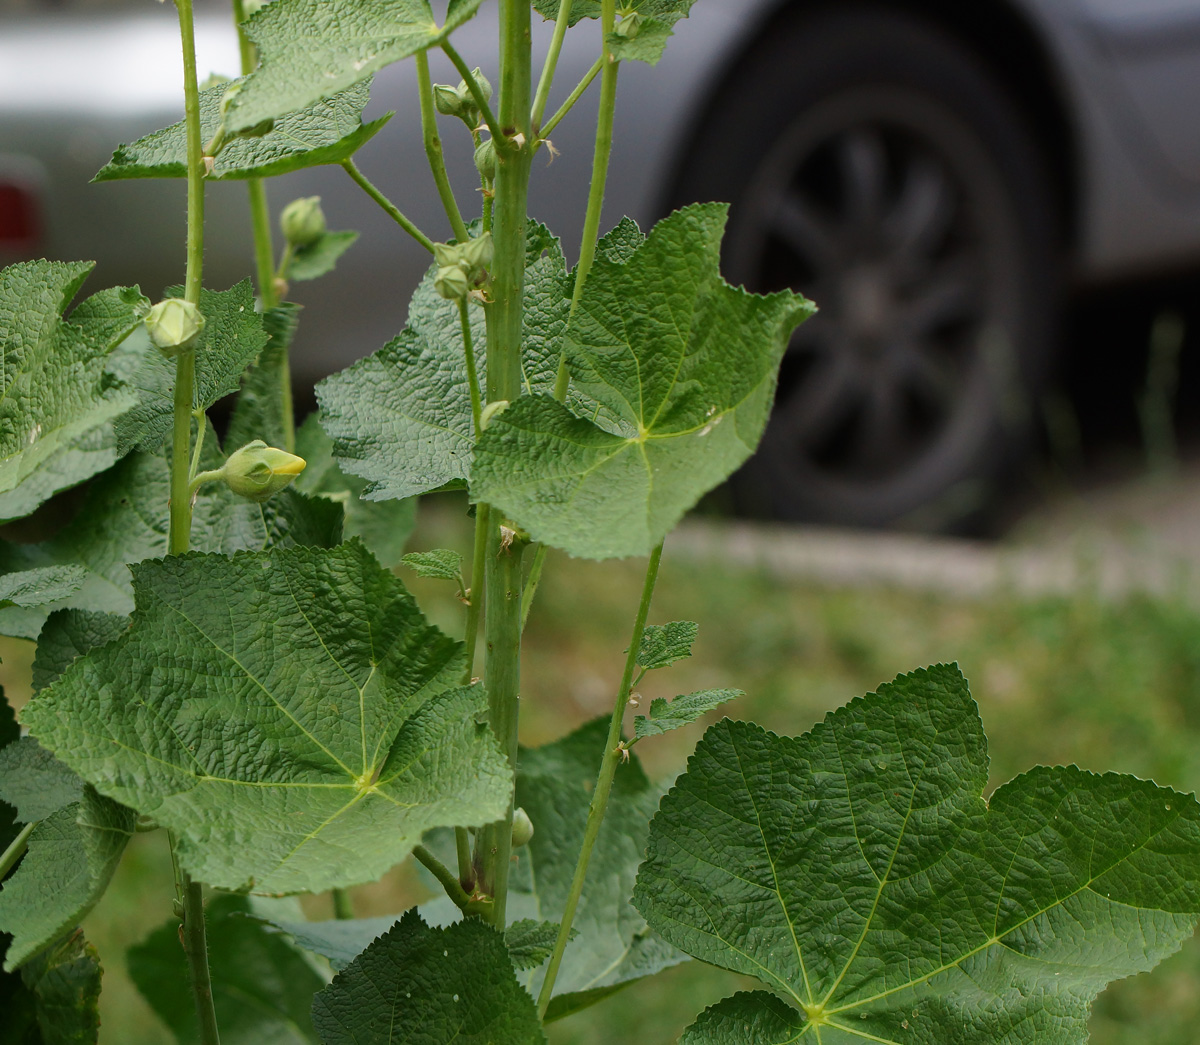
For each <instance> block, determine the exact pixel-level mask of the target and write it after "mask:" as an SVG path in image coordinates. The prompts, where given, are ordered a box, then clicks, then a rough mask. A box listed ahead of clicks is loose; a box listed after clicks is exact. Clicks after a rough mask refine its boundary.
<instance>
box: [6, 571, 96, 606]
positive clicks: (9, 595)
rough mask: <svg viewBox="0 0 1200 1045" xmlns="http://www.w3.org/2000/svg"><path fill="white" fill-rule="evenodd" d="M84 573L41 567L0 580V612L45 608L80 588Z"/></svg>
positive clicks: (85, 572) (9, 575)
mask: <svg viewBox="0 0 1200 1045" xmlns="http://www.w3.org/2000/svg"><path fill="white" fill-rule="evenodd" d="M86 579H87V571H86V570H85V569H84V568H83V567H82V566H42V567H38V568H36V569H32V570H22V571H21V572H19V573H7V574H5V575H4V576H2V577H0V608H5V609H6V608H8V607H10V606H20V607H22V608H23V609H29V608H30V607H31V606H48V605H50V603H52V602H60V601H62V600H63V599H65V598H67V597H68V596H70V595H73V594H75V592H77V591H79V589H80V588H82V587H83V583H84V581H85V580H86Z"/></svg>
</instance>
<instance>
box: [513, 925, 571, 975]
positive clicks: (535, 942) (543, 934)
mask: <svg viewBox="0 0 1200 1045" xmlns="http://www.w3.org/2000/svg"><path fill="white" fill-rule="evenodd" d="M558 930H559V925H558V922H539V921H538V920H537V919H536V918H522V919H521V920H520V921H517V922H513V923H512V924H511V925H509V927H508V928H507V929H505V930H504V945H505V946H506V947H507V948H508V956H509V958H511V959H512V963H513V968H514V969H516V970H517V971H518V972H528V971H529V970H530V969H536V968H537V967H538V966H539V965H541V964H542V962H544V961H545V960H546V959H547V958H549V957H550V955H551V954H553V953H554V944H555V942H556V941H557V940H558ZM578 935H579V932H578V930H576V929H572V930H571V939H572V940H573V939H575V937H576V936H578Z"/></svg>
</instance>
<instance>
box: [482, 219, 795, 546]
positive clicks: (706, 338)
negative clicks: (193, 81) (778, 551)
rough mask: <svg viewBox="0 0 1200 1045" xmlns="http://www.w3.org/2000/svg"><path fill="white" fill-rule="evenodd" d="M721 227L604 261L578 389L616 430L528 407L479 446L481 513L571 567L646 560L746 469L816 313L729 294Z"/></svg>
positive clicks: (579, 329)
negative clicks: (798, 329) (580, 562)
mask: <svg viewBox="0 0 1200 1045" xmlns="http://www.w3.org/2000/svg"><path fill="white" fill-rule="evenodd" d="M725 216H726V208H725V207H724V206H723V205H719V204H703V205H698V206H693V207H687V208H685V209H683V210H680V211H677V212H676V213H675V214H673V215H671V216H670V217H669V218H666V219H664V220H663V221H662V222H660V223H659V224H658V225H657V226H656V227H655V228H654V230H653V231H652V232H651V233H650V235H649V236H648V237H647V239H646V241H645V243H644V244H643V245H642V246H641V247H640V249H638V250H637V251H636V252H635V253H633V254H632V255H631V256H629V257H628V259H627V260H624V261H622V260H619V258H617V257H598V258H597V261H596V263H595V266H594V267H593V269H592V273H591V276H590V277H589V279H588V283H587V286H586V288H585V289H584V293H583V297H582V299H581V301H580V304H579V308H578V310H577V311H576V313H575V315H574V316H573V317H572V320H571V325H570V327H569V329H568V330H567V334H566V352H567V357H568V363H569V366H570V371H571V379H572V382H573V386H574V388H575V389H576V390H577V391H578V392H579V393H580V394H582V395H584V396H587V397H589V398H590V399H593V400H595V401H596V402H597V403H598V404H600V406H601V407H602V408H603V409H604V410H606V411H607V412H608V415H609V416H610V417H611V420H606V418H605V416H603V415H601V416H598V417H597V421H599V423H596V422H594V421H593V420H591V419H589V418H587V417H582V416H578V414H577V413H572V412H571V411H570V410H568V409H567V408H566V407H564V406H562V405H561V404H559V403H557V402H555V401H554V400H553V399H552V398H550V397H548V396H537V395H535V396H526V397H524V398H522V399H519V400H517V402H515V403H513V404H512V405H511V406H510V407H509V408H508V409H507V410H506V411H505V412H504V413H503V414H501V415H499V416H498V417H496V418H495V419H494V420H493V421H492V423H491V424H490V425H489V426H488V429H487V431H486V432H484V433H483V436H482V437H481V439H480V440H479V444H478V446H477V447H476V449H475V462H474V469H473V473H472V488H471V493H472V497H473V498H475V499H477V500H480V501H486V502H488V503H491V504H493V505H496V506H498V507H499V508H500V509H501V510H503V511H504V512H506V513H508V514H509V516H510V517H511V518H512V519H514V520H515V521H516V523H517V524H518V525H520V526H521V527H522V528H523V529H525V530H528V531H529V533H530V534H532V536H533V537H534V538H535V539H536V540H539V541H544V542H546V543H548V544H551V545H554V546H555V547H559V548H563V549H565V550H566V551H568V552H569V553H570V554H572V555H578V556H584V557H587V558H595V559H605V558H612V557H616V556H629V555H644V554H648V553H649V551H650V549H651V548H653V547H654V545H656V544H657V543H658V542H659V541H660V540H662V538H663V536H664V535H665V534H666V533H668V532H669V531H670V530H671V528H672V527H673V526H674V525H675V524H676V523H677V522H678V521H679V518H680V517H681V516H682V515H683V513H684V512H685V511H687V509H688V508H690V507H691V506H692V505H693V504H695V503H696V501H697V500H698V499H699V498H700V497H701V496H702V495H703V494H704V493H706V492H707V491H708V490H710V489H712V488H713V487H714V486H716V485H717V484H718V483H720V482H721V481H722V480H724V479H725V478H726V477H728V476H729V475H730V474H731V473H732V472H733V471H734V469H735V468H737V467H738V465H740V464H741V463H742V462H743V461H744V460H745V459H746V458H747V457H749V456H750V454H751V453H752V452H753V450H754V448H755V446H757V444H758V440H759V438H760V437H761V435H762V431H763V428H764V426H765V425H766V421H767V415H768V413H769V412H770V408H771V403H772V399H773V397H774V392H775V379H776V373H777V371H778V368H779V361H780V359H781V358H782V356H783V351H784V348H785V347H786V345H787V341H788V337H789V335H790V333H791V331H792V329H793V328H794V327H795V326H796V324H797V323H799V322H800V321H801V320H803V319H804V318H805V317H807V316H808V315H809V314H811V311H812V306H811V304H810V303H809V302H807V301H805V299H804V298H801V297H799V296H797V295H795V294H792V293H790V292H782V293H779V294H773V295H771V296H769V297H759V296H757V295H754V294H749V293H747V292H746V291H744V290H742V289H739V288H734V287H731V286H729V284H727V283H726V282H725V281H724V280H723V279H722V278H721V275H720V271H719V268H718V264H719V261H720V248H721V236H722V233H723V231H724V227H725ZM602 425H603V427H602Z"/></svg>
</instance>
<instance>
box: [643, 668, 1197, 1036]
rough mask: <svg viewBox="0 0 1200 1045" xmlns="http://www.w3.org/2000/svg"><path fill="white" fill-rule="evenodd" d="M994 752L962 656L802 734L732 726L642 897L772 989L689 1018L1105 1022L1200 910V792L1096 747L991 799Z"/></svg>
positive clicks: (856, 1030) (839, 1024)
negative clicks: (1110, 759)
mask: <svg viewBox="0 0 1200 1045" xmlns="http://www.w3.org/2000/svg"><path fill="white" fill-rule="evenodd" d="M987 766H988V763H987V742H986V739H985V737H984V734H983V728H982V724H981V723H980V721H979V714H978V710H977V708H976V706H975V703H974V701H973V700H972V699H971V696H970V693H969V691H968V689H967V684H966V681H965V679H963V677H962V675H961V674H960V673H959V672H958V669H957V668H956V667H948V666H945V665H941V666H937V667H933V668H930V669H928V670H924V671H918V672H914V673H912V674H911V675H902V676H900V677H899V678H897V679H896V681H895V682H893V683H890V684H888V685H886V686H882V687H880V689H879V691H878V692H877V693H873V694H870V695H868V696H866V697H863V698H860V699H858V700H855V701H853V702H851V703H850V704H849V705H847V706H846V707H844V708H841V709H839V710H838V711H835V712H832V713H831V714H829V715H828V716H826V718H825V721H824V722H823V723H821V724H820V725H818V726H816V727H815V728H814V729H813V730H812V731H810V732H809V733H807V734H805V735H804V736H802V737H798V738H791V737H779V736H775V735H774V734H771V733H767V732H766V731H765V730H762V729H760V728H759V727H757V726H754V725H751V724H748V723H741V722H731V721H728V720H726V721H724V722H720V723H718V724H717V725H715V726H712V727H711V728H710V729H709V730H708V732H707V733H706V734H705V737H704V739H703V740H702V741H701V743H700V745H699V746H698V747H697V749H696V752H695V754H694V755H693V756H692V758H691V760H690V761H689V763H688V769H687V772H686V773H685V774H684V775H683V776H681V777H680V778H679V779H678V780H677V781H676V783H675V786H674V788H672V790H671V792H670V793H669V794H668V795H667V796H666V798H664V799H663V802H662V805H661V807H660V809H659V812H658V814H657V815H656V816H655V818H654V821H653V823H652V825H651V830H650V842H649V846H648V851H647V857H646V862H645V863H644V864H643V865H642V868H641V871H640V872H639V875H638V882H637V888H636V890H635V892H634V903H635V905H636V906H637V908H638V910H640V911H641V912H642V914H643V915H644V916H645V917H646V920H647V921H648V922H649V924H650V925H651V926H653V927H654V928H655V929H656V930H657V931H658V932H660V933H661V934H662V935H663V936H664V937H665V938H666V939H667V940H669V941H670V942H672V943H673V944H675V945H676V946H678V947H680V948H682V949H683V950H685V951H687V952H688V953H689V954H691V955H693V956H695V957H697V958H700V959H702V960H704V961H707V962H710V963H712V964H715V965H719V966H722V967H724V968H727V969H731V970H734V971H736V972H741V973H745V974H747V975H751V976H755V977H757V978H758V979H759V980H760V981H761V982H762V983H763V984H764V985H766V986H767V987H769V988H770V991H759V992H754V993H750V994H740V995H737V996H735V997H734V998H731V999H727V1000H726V1001H724V1002H721V1003H719V1004H718V1005H716V1006H714V1007H712V1008H710V1009H709V1010H708V1011H707V1012H706V1013H705V1014H704V1015H703V1016H702V1017H701V1018H700V1019H699V1020H698V1021H697V1022H696V1023H695V1024H694V1025H693V1027H692V1028H691V1029H690V1030H689V1032H688V1033H687V1035H686V1036H685V1039H684V1040H685V1041H686V1042H688V1043H691V1045H698V1043H701V1042H719V1043H722V1045H730V1043H745V1045H749V1043H751V1042H762V1041H785V1040H786V1041H797V1040H800V1039H801V1038H804V1037H806V1036H811V1038H812V1040H813V1041H814V1042H822V1043H824V1045H850V1043H853V1042H862V1041H871V1042H888V1043H893V1045H935V1043H936V1045H946V1043H953V1045H974V1043H979V1045H983V1043H988V1045H1018V1043H1037V1045H1055V1043H1063V1045H1066V1043H1071V1045H1076V1043H1079V1042H1083V1041H1084V1040H1086V1037H1087V1030H1086V1021H1087V1016H1088V1009H1089V1007H1090V1004H1091V1001H1092V999H1093V998H1094V997H1095V996H1096V994H1097V993H1099V991H1100V990H1102V989H1103V987H1104V986H1105V985H1106V984H1107V983H1108V982H1110V981H1111V980H1114V979H1118V978H1120V977H1123V976H1129V975H1132V974H1133V973H1135V972H1141V971H1145V970H1147V969H1149V968H1151V967H1153V966H1154V965H1155V964H1156V963H1157V962H1158V961H1160V960H1161V959H1162V958H1164V957H1166V956H1167V955H1169V954H1171V953H1173V952H1174V951H1176V950H1177V949H1178V948H1179V946H1180V944H1181V942H1182V941H1183V940H1184V939H1186V938H1187V937H1188V936H1190V935H1191V933H1192V931H1193V929H1194V928H1195V925H1196V921H1197V918H1198V917H1200V804H1197V802H1196V800H1195V799H1194V798H1193V797H1191V796H1184V795H1179V794H1177V793H1175V792H1173V791H1170V790H1168V789H1166V788H1160V787H1156V786H1155V785H1154V784H1151V783H1147V782H1145V781H1140V780H1136V779H1134V778H1132V777H1127V776H1117V775H1114V774H1109V775H1106V776H1097V775H1095V774H1092V773H1086V772H1084V771H1082V770H1080V769H1077V768H1075V767H1066V768H1062V767H1059V768H1056V769H1046V768H1039V769H1035V770H1033V771H1031V772H1029V773H1026V774H1023V775H1022V776H1019V777H1017V778H1016V779H1015V780H1013V781H1011V782H1010V783H1008V784H1005V785H1004V786H1002V787H1001V788H999V789H998V790H997V791H996V792H995V793H994V794H993V796H992V798H991V801H990V802H985V801H984V799H983V797H982V794H983V789H984V787H985V786H986V784H987ZM781 999H782V1000H781Z"/></svg>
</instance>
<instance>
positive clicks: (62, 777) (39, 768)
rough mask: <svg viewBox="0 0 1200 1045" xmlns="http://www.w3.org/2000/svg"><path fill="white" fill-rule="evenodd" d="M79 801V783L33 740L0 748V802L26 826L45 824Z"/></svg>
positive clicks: (19, 741)
mask: <svg viewBox="0 0 1200 1045" xmlns="http://www.w3.org/2000/svg"><path fill="white" fill-rule="evenodd" d="M82 798H83V781H82V780H80V779H79V777H77V776H76V775H75V774H74V773H72V772H71V770H69V769H68V768H67V767H66V766H64V765H63V764H62V763H61V762H60V761H59V760H58V759H57V758H55V757H54V756H53V755H52V754H50V752H49V751H47V750H46V749H45V748H43V747H42V746H41V745H40V744H39V743H38V742H37V741H36V740H34V739H33V737H21V739H20V740H17V741H16V742H15V743H12V744H8V745H6V746H4V747H0V801H4V802H7V803H8V804H9V805H10V806H14V807H15V808H16V810H17V818H18V819H19V820H20V821H21V822H22V823H26V824H34V823H37V821H39V820H45V819H46V818H47V817H48V816H50V815H51V814H53V813H57V812H58V811H59V810H60V809H63V808H65V807H66V806H69V805H74V804H75V803H76V802H79V801H80V800H82Z"/></svg>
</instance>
